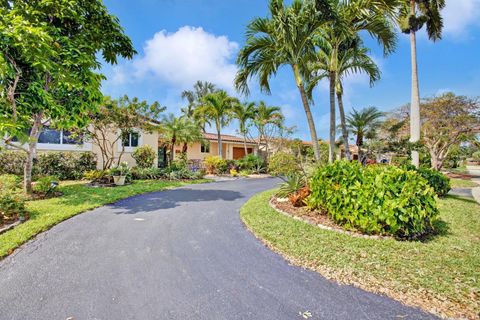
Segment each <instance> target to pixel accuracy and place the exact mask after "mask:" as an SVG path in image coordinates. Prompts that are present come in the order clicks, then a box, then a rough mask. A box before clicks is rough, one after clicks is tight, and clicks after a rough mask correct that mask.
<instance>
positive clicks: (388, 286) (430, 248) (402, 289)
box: [241, 191, 480, 319]
mask: <svg viewBox="0 0 480 320" xmlns="http://www.w3.org/2000/svg"><path fill="white" fill-rule="evenodd" d="M274 192H275V191H267V192H264V193H261V194H259V195H257V196H255V197H253V198H252V199H251V200H250V201H249V202H247V203H246V204H245V205H244V207H243V208H242V209H241V217H242V219H243V221H244V222H245V224H246V225H247V227H248V228H249V229H250V230H252V232H253V233H255V234H256V235H257V237H259V238H260V239H262V240H263V241H264V242H265V244H266V245H267V246H269V247H270V248H272V249H273V250H275V251H277V252H279V253H281V254H283V255H284V256H285V257H286V258H287V259H288V260H290V261H291V262H292V263H294V264H296V265H300V266H304V267H307V268H310V269H314V270H316V271H318V272H320V273H321V274H322V275H324V276H325V277H327V278H330V279H334V280H337V281H339V282H341V283H345V284H352V285H355V286H358V287H361V288H363V289H365V290H368V291H373V292H377V293H382V294H385V295H388V296H390V297H392V298H394V299H397V300H399V301H402V302H403V303H406V304H408V305H412V306H418V307H421V308H423V309H425V310H427V311H430V312H434V313H437V314H440V315H442V316H447V317H466V318H470V319H478V318H477V317H478V314H479V311H480V296H479V289H480V287H479V281H480V206H479V205H478V204H477V203H475V202H474V201H473V200H468V199H462V198H455V197H448V198H446V199H442V200H439V208H440V211H441V221H440V222H439V223H438V227H439V230H440V232H439V233H440V234H439V235H437V236H435V237H433V238H432V239H430V240H429V241H427V242H407V241H396V240H393V239H387V240H377V239H365V238H358V237H352V236H349V235H346V234H341V233H337V232H334V231H328V230H323V229H320V228H318V227H315V226H312V225H310V224H307V223H304V222H302V221H298V220H294V219H292V218H290V217H287V216H284V215H282V214H279V213H278V212H277V211H275V210H274V209H272V208H271V207H270V206H269V205H268V201H269V199H270V197H271V196H272V195H273V194H274Z"/></svg>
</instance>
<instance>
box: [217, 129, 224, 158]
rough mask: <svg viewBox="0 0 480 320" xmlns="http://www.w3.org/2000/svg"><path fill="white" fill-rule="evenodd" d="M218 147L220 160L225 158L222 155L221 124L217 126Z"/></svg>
mask: <svg viewBox="0 0 480 320" xmlns="http://www.w3.org/2000/svg"><path fill="white" fill-rule="evenodd" d="M217 146H218V156H219V157H220V159H222V158H223V155H222V149H223V148H222V135H221V133H220V126H219V124H217Z"/></svg>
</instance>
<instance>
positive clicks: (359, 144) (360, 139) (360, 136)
mask: <svg viewBox="0 0 480 320" xmlns="http://www.w3.org/2000/svg"><path fill="white" fill-rule="evenodd" d="M355 144H356V145H357V149H358V162H359V163H360V164H363V161H362V158H363V154H362V145H363V134H361V133H360V134H357V141H356V143H355Z"/></svg>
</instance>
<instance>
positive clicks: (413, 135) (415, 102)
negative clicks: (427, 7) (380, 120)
mask: <svg viewBox="0 0 480 320" xmlns="http://www.w3.org/2000/svg"><path fill="white" fill-rule="evenodd" d="M410 14H411V15H415V1H414V0H410ZM410 51H411V60H412V62H411V63H412V100H411V103H410V142H413V143H415V142H418V141H419V140H420V90H419V85H418V68H417V41H416V36H415V31H414V30H410ZM412 164H413V165H414V166H415V167H417V168H418V167H419V165H420V159H419V154H418V151H416V150H413V151H412Z"/></svg>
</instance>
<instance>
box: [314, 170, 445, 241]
mask: <svg viewBox="0 0 480 320" xmlns="http://www.w3.org/2000/svg"><path fill="white" fill-rule="evenodd" d="M310 188H311V196H310V197H309V199H308V201H307V202H308V205H309V206H311V207H312V208H314V209H318V210H322V211H324V212H326V213H327V214H328V215H329V216H330V217H331V218H332V219H333V220H334V221H335V222H336V223H338V224H340V225H342V226H344V227H345V228H347V229H357V230H360V231H362V232H364V233H368V234H390V235H393V236H396V237H400V238H415V237H418V236H421V235H423V234H425V233H427V232H429V231H431V230H432V229H433V223H434V222H435V220H436V219H437V217H438V214H439V211H438V208H437V204H436V195H435V192H434V190H433V189H432V188H431V187H430V185H429V184H428V182H427V181H426V180H425V179H424V178H422V177H421V176H420V175H419V174H417V173H416V172H414V171H407V170H403V169H400V168H397V167H393V166H380V165H372V166H366V167H362V166H361V165H360V164H358V163H357V162H347V161H337V162H334V163H333V164H329V165H327V166H324V167H321V168H319V169H318V171H317V172H316V173H315V175H314V176H313V178H312V180H311V182H310Z"/></svg>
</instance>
